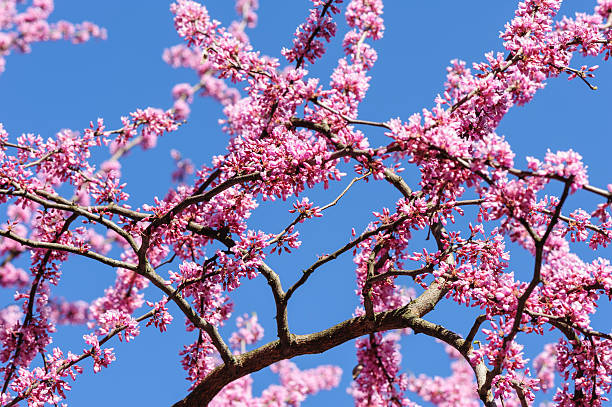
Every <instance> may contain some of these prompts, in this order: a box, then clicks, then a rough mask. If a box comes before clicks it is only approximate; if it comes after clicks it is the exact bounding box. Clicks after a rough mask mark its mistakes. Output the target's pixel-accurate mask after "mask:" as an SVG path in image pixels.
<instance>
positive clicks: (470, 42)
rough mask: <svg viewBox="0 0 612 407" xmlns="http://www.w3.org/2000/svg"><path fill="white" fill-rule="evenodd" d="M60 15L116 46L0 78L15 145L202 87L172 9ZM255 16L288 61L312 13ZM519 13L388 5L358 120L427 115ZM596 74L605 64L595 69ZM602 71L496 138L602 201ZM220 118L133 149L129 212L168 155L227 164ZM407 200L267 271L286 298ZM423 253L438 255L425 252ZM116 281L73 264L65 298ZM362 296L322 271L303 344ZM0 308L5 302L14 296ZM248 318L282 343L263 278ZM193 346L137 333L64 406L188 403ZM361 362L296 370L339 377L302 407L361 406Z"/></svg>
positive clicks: (337, 273)
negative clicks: (577, 160) (303, 275)
mask: <svg viewBox="0 0 612 407" xmlns="http://www.w3.org/2000/svg"><path fill="white" fill-rule="evenodd" d="M56 3H57V4H56V10H55V12H54V14H53V15H52V18H51V20H52V21H55V20H59V19H66V20H69V21H73V22H79V21H82V20H89V21H93V22H95V23H96V24H99V25H101V26H104V27H106V28H107V30H108V40H106V41H92V42H89V43H86V44H83V45H78V46H74V45H71V44H68V43H61V42H60V43H45V44H39V45H35V46H34V49H33V53H32V54H28V55H19V54H13V55H11V56H10V57H8V59H7V69H6V72H5V73H3V74H2V75H0V89H1V93H0V95H2V97H0V122H2V123H3V124H4V127H5V129H6V130H7V131H8V132H9V134H11V136H12V137H15V136H17V135H19V134H21V133H30V132H31V133H36V134H41V135H42V136H43V137H49V136H52V135H53V134H55V133H56V132H57V131H58V130H60V129H62V128H70V129H74V130H82V129H83V128H86V127H87V126H88V124H89V122H90V121H91V120H94V121H95V119H96V118H97V117H103V118H104V119H105V121H106V122H107V123H108V126H109V128H114V127H118V125H119V119H120V117H121V116H122V115H127V114H128V113H129V112H131V111H134V110H135V109H137V108H145V107H147V106H153V107H161V108H168V107H170V106H171V104H172V100H171V96H170V91H171V89H172V86H173V85H174V84H176V83H179V82H191V83H193V82H194V81H196V79H197V78H196V77H195V75H194V74H193V73H192V72H190V71H187V70H176V69H173V68H171V67H169V66H167V65H166V64H165V63H164V62H163V61H162V59H161V54H162V51H163V49H164V48H166V47H170V46H172V45H174V44H177V43H179V42H180V41H181V40H180V39H179V37H178V36H177V35H176V32H175V31H174V28H173V23H172V16H171V14H170V11H169V5H170V2H166V1H160V0H156V1H145V0H131V1H119V0H107V1H105V2H88V1H77V0H58V1H57V2H56ZM203 3H204V4H205V5H206V6H207V7H208V8H209V10H210V13H211V15H212V16H213V17H215V18H217V19H219V20H221V21H222V22H223V23H229V22H230V21H231V20H232V19H233V18H234V17H235V15H234V9H233V2H231V1H228V0H208V1H203ZM260 3H261V7H260V10H259V12H258V14H259V24H258V27H257V28H256V29H254V30H252V31H250V32H249V35H250V37H251V40H252V43H253V45H254V47H255V48H256V49H260V50H262V52H263V53H265V54H268V55H271V56H275V57H280V49H281V48H282V47H283V46H285V47H287V46H290V44H291V40H292V35H293V32H294V30H295V27H296V26H297V25H298V24H300V23H301V22H302V21H303V20H304V19H305V18H306V16H307V13H308V8H309V6H310V4H311V3H310V1H307V0H293V1H286V2H285V1H283V2H281V1H279V0H276V1H275V0H260ZM594 4H595V2H594V1H578V0H573V1H566V2H565V4H564V6H563V8H562V14H573V12H574V11H587V12H590V11H591V10H592V7H593V6H594ZM515 7H516V2H514V1H504V2H501V1H486V0H470V1H464V2H455V1H450V0H446V1H442V0H433V1H428V2H416V1H397V0H395V1H393V0H392V1H387V2H386V4H385V13H384V15H383V17H384V19H385V25H386V27H387V30H386V32H385V36H384V38H383V39H382V40H381V41H378V42H376V43H375V45H374V46H375V48H376V49H377V51H378V52H379V60H378V62H377V63H376V65H375V67H374V69H373V70H372V71H371V76H372V80H371V87H370V91H369V93H368V97H367V99H366V101H365V102H364V103H363V104H362V107H361V109H360V116H361V117H362V118H364V119H369V120H376V121H385V120H387V119H389V118H392V117H398V116H399V117H401V118H403V119H405V120H406V119H407V118H408V117H409V116H410V115H411V114H412V113H414V112H418V111H420V110H421V109H422V108H424V107H427V108H429V107H431V106H432V104H433V100H434V98H435V96H436V94H438V93H439V92H441V91H442V86H443V83H444V78H445V74H446V69H445V68H446V66H447V65H448V63H449V61H450V60H451V59H454V58H460V59H462V60H465V61H467V62H468V64H470V63H471V62H478V61H480V60H481V59H482V56H483V54H484V53H485V52H487V51H490V50H494V51H501V50H502V49H501V40H500V39H499V38H498V34H499V31H500V30H502V29H503V25H504V23H505V22H506V21H508V20H509V19H510V18H511V17H512V15H513V11H514V8H515ZM579 7H583V8H582V9H580V8H579ZM345 32H346V26H345V25H344V24H343V23H342V24H340V27H339V34H338V37H337V38H336V40H335V41H334V43H332V44H331V45H330V47H329V50H328V52H327V54H326V55H325V57H324V58H323V60H322V61H321V63H320V64H317V65H316V66H314V67H313V68H312V71H311V75H313V76H320V77H321V78H322V81H321V82H322V83H324V84H325V83H328V79H327V78H328V77H329V74H330V73H331V71H332V69H333V67H334V66H335V63H336V61H337V59H338V57H339V56H340V55H341V46H340V44H341V38H342V36H343V35H344V33H345ZM588 63H589V64H595V63H599V62H593V61H592V60H589V61H588ZM582 64H583V62H582V61H580V60H579V58H577V59H575V60H574V61H573V66H580V65H582ZM600 65H601V68H600V69H599V70H598V71H597V77H596V78H595V79H594V81H593V82H594V83H595V84H596V85H598V86H599V90H598V91H595V92H594V91H591V90H590V89H588V88H587V87H586V86H585V85H584V84H583V83H582V82H580V81H579V80H575V81H571V82H568V81H567V80H566V79H565V78H564V77H563V76H562V77H560V78H557V79H554V80H552V81H550V82H549V84H548V86H547V87H546V88H545V89H544V90H542V91H540V92H539V93H538V94H537V96H536V97H535V99H534V100H533V101H532V102H531V103H529V104H528V105H527V106H525V107H516V108H514V109H513V110H512V111H511V112H510V113H509V114H508V115H507V117H506V118H505V119H504V120H503V121H502V123H501V125H500V128H499V129H498V133H499V134H503V135H504V136H505V137H506V139H507V140H508V141H509V142H510V144H511V145H512V147H513V150H514V151H515V153H516V154H517V159H516V160H515V162H516V165H517V166H519V167H524V166H525V161H524V157H525V156H527V155H533V156H536V157H542V156H543V155H544V154H545V153H546V150H547V148H550V149H551V150H553V151H555V150H567V149H569V148H573V149H574V150H576V151H578V152H580V153H581V154H582V155H583V157H584V161H585V163H586V164H587V165H588V166H589V169H590V171H589V175H590V181H591V183H592V184H594V185H597V186H603V187H605V185H606V184H608V183H610V182H612V179H611V178H610V160H609V158H608V156H609V151H610V147H612V144H611V143H610V141H609V140H610V139H609V136H610V123H609V118H610V107H611V105H610V100H612V99H611V98H612V66H610V64H606V63H601V64H600ZM219 118H221V108H220V106H219V105H217V104H216V103H214V102H213V101H211V100H206V99H196V102H195V103H194V105H193V109H192V116H191V117H190V119H189V121H188V123H187V124H186V125H184V126H182V127H181V129H180V130H179V131H178V132H176V133H174V134H172V135H170V136H167V137H164V138H162V139H161V140H159V144H158V148H157V149H155V150H152V151H146V152H145V151H141V150H137V151H135V152H134V153H133V154H131V155H130V156H128V157H126V159H125V160H124V161H123V173H124V180H125V181H126V182H128V187H127V190H128V192H129V193H130V194H131V196H132V201H131V202H133V203H134V204H142V203H145V202H146V203H152V200H153V197H154V196H156V195H157V196H163V195H164V194H165V193H166V191H167V189H168V187H170V172H171V170H172V162H173V161H172V159H171V157H170V154H169V150H170V148H175V149H177V150H179V151H180V152H181V153H183V155H184V156H185V157H189V158H190V159H191V160H192V161H193V162H194V163H195V164H196V165H201V164H205V163H206V164H208V163H210V158H211V157H212V156H213V155H216V154H221V153H223V152H224V148H225V144H226V142H227V137H226V136H225V135H224V134H223V133H222V132H221V130H220V127H219V126H218V125H217V120H218V119H219ZM362 130H363V131H365V132H367V135H368V137H369V139H370V140H371V141H372V143H373V144H378V143H384V142H385V139H384V136H383V134H382V132H379V131H377V130H371V129H362ZM98 158H103V157H102V156H100V157H98ZM411 172H412V173H413V174H414V169H410V168H408V167H407V171H406V174H407V178H408V179H411V176H410V174H411ZM348 179H350V177H347V179H345V180H343V181H341V182H340V183H338V184H336V188H337V189H336V190H330V191H322V190H321V189H316V191H314V193H313V194H312V195H311V196H312V199H314V200H315V201H316V202H317V204H320V205H323V204H325V203H327V202H329V201H331V200H332V199H333V198H334V197H335V195H337V193H338V190H339V189H341V188H343V187H344V185H346V183H347V182H348ZM397 198H398V197H397V196H396V194H395V193H394V191H392V190H390V189H389V188H388V187H387V186H386V185H383V184H382V183H370V184H367V185H365V184H362V185H358V186H356V188H354V189H352V190H351V192H350V194H348V195H347V196H346V197H345V201H344V202H343V203H344V205H341V206H340V207H335V208H332V209H331V210H329V211H328V213H326V216H325V217H324V218H322V219H318V220H317V219H316V220H314V221H313V222H311V223H308V224H305V225H304V227H303V228H302V229H301V232H302V240H303V242H304V245H303V248H302V249H301V250H300V251H299V252H298V254H297V255H296V256H294V257H285V256H281V257H279V258H276V257H273V258H272V260H271V265H272V266H273V267H274V268H275V269H276V270H277V271H278V272H279V273H280V274H281V278H282V279H283V282H284V284H285V285H289V284H290V283H291V282H293V281H294V280H295V278H296V276H297V275H298V273H299V272H300V270H301V269H302V268H305V267H307V266H308V265H309V264H310V263H311V262H312V261H313V259H315V258H316V255H317V254H321V253H323V252H331V251H332V250H334V249H335V248H337V247H339V245H340V244H341V242H342V241H343V240H346V239H347V238H348V237H349V234H350V230H351V227H353V226H355V228H356V229H357V230H360V229H361V228H363V227H364V226H365V225H366V224H367V223H368V222H369V221H370V220H371V219H372V217H371V216H370V212H371V211H372V210H378V209H380V208H381V207H382V206H392V205H393V203H394V202H395V200H396V199H397ZM593 202H595V201H594V200H593V199H592V197H590V196H588V195H587V194H584V193H577V194H576V195H575V196H573V197H572V199H571V200H570V201H569V204H568V205H569V206H568V208H573V207H578V206H587V209H588V208H590V206H588V205H592V203H593ZM287 208H288V206H287V204H286V203H283V202H274V203H263V205H262V206H261V207H260V208H259V209H258V210H257V211H256V212H255V214H254V216H253V218H252V219H251V221H250V222H249V224H250V225H252V227H253V228H256V229H257V228H260V229H262V230H265V231H267V232H274V231H279V230H282V228H283V227H284V225H286V224H287V223H288V222H289V221H290V220H291V219H292V215H290V214H289V213H287V212H286V209H287ZM421 237H422V236H421ZM422 244H423V245H426V246H427V245H429V246H431V242H422ZM419 247H420V246H418V245H417V246H416V248H415V250H419ZM512 249H513V250H514V249H516V248H514V247H513V248H512ZM576 250H577V251H578V252H579V253H581V254H584V257H585V258H586V259H591V258H593V257H594V256H602V257H610V254H611V252H610V250H600V251H599V252H598V253H592V252H589V251H588V250H585V249H584V246H576ZM512 255H513V259H512V261H511V269H513V270H515V271H516V273H517V275H519V276H520V275H525V277H524V278H527V274H526V273H528V272H529V271H530V270H531V261H530V259H529V258H528V257H527V256H525V255H524V254H523V253H521V252H520V250H519V251H517V250H514V251H513V252H512ZM174 269H176V268H174ZM113 279H114V272H113V271H112V270H109V269H106V268H104V267H99V266H97V265H96V264H93V263H92V262H91V261H85V260H80V259H71V260H69V261H68V262H67V263H66V265H65V268H64V276H63V280H62V282H61V284H60V286H59V287H58V290H57V291H56V295H60V296H64V297H66V298H68V299H70V300H77V299H84V300H92V299H94V298H96V297H98V296H99V295H101V293H102V290H103V288H104V287H106V286H107V285H109V284H111V283H112V281H113ZM354 289H355V284H354V273H353V270H352V261H351V258H350V257H348V256H346V257H342V258H341V259H340V260H339V261H338V262H335V263H334V264H332V265H330V266H327V267H324V268H322V269H321V270H320V272H318V273H316V274H315V275H314V276H313V278H312V279H311V281H310V283H309V285H308V286H307V287H305V289H304V290H303V291H302V292H299V295H296V296H295V297H294V299H293V301H294V303H293V304H292V305H291V306H290V310H289V312H290V324H291V327H292V328H293V329H294V330H295V332H296V333H308V332H311V331H312V330H315V329H322V328H326V327H328V326H329V325H331V324H333V323H336V322H339V321H341V320H344V319H346V318H349V317H350V316H351V314H352V312H353V310H354V308H355V306H356V305H357V303H358V298H357V297H356V296H355V295H354V294H353V291H354ZM149 293H150V295H151V296H152V298H158V295H157V293H155V292H154V291H153V290H150V291H149ZM2 294H3V295H9V294H10V293H2ZM4 298H6V300H5V301H8V296H7V297H4ZM252 311H256V312H257V313H258V315H259V317H260V321H261V322H262V324H263V325H264V328H266V329H267V331H266V337H265V340H272V339H274V337H275V334H274V331H273V327H274V320H273V316H274V313H273V311H274V310H273V303H272V299H271V296H270V293H269V289H268V287H267V285H266V284H265V281H263V280H262V279H256V280H254V281H249V282H246V283H245V284H244V286H243V287H242V288H241V289H240V290H239V291H238V292H237V295H236V308H235V314H234V315H240V314H242V313H244V312H248V313H250V312H252ZM601 311H603V312H606V313H609V312H610V311H611V307H610V306H609V304H607V305H606V306H604V308H603V309H602V310H601ZM603 312H602V314H603ZM472 315H475V313H474V312H472V310H466V309H465V308H459V307H457V306H454V305H453V304H449V305H442V306H440V307H439V308H438V309H437V310H436V311H435V312H434V313H432V314H431V316H430V318H431V319H432V320H433V321H436V322H448V323H449V326H450V327H451V328H456V329H458V331H459V332H462V333H464V334H465V332H466V331H467V330H468V329H469V327H468V326H466V321H469V318H470V317H471V316H472ZM604 315H605V314H604ZM605 321H606V318H605V316H604V317H602V316H601V315H600V316H599V317H598V318H596V319H595V322H596V327H597V328H600V329H602V330H605V331H609V329H610V324H609V322H605ZM231 327H233V320H232V321H230V326H229V328H228V329H224V330H223V333H224V334H226V335H228V334H229V332H231V329H230V328H231ZM83 333H84V329H83V328H81V327H65V328H61V330H60V332H59V334H58V335H57V336H56V343H57V344H58V345H61V346H66V347H67V348H68V349H71V350H73V352H75V353H76V352H79V351H81V350H82V349H83V347H84V343H83V341H82V339H81V335H82V334H83ZM547 339H550V340H553V339H554V338H552V337H548V338H547ZM192 340H193V338H192V336H191V335H188V334H185V333H184V329H183V322H182V319H181V318H176V319H175V321H174V322H173V324H172V326H171V328H170V329H169V332H167V333H166V334H163V335H162V334H160V333H159V332H158V331H157V330H156V329H153V328H143V329H142V334H141V336H140V337H138V338H136V339H135V340H134V343H130V344H127V345H126V344H124V343H119V342H118V341H115V342H114V343H113V346H114V347H115V350H116V353H117V358H118V360H117V362H115V363H113V364H112V365H111V367H110V368H108V369H105V370H104V371H102V372H101V373H98V374H96V375H94V374H93V373H92V372H91V370H88V371H87V372H86V373H85V374H84V375H82V376H80V377H79V378H78V379H77V382H76V383H75V385H74V390H73V391H72V392H70V393H69V398H68V404H69V405H73V406H80V405H88V406H91V407H95V406H106V405H108V403H109V402H112V403H115V404H118V405H128V404H138V405H145V404H148V405H155V406H157V405H169V404H171V403H172V402H174V401H176V400H178V399H179V398H181V397H183V396H184V395H185V394H186V388H187V381H186V380H185V379H184V376H185V375H184V372H183V371H182V369H181V368H180V365H179V357H178V351H179V350H180V349H181V344H183V343H189V342H190V341H192ZM528 343H533V344H534V348H533V349H534V350H533V351H532V350H530V351H528V353H529V354H530V355H532V356H533V355H535V353H537V352H539V351H540V350H541V346H542V343H544V342H542V341H535V342H528ZM353 349H354V345H353V343H348V344H345V345H344V346H341V347H339V348H337V349H334V350H332V351H329V352H327V353H326V354H324V355H321V356H308V357H301V358H298V359H296V362H297V363H298V365H299V366H300V367H302V368H308V367H314V366H316V365H318V364H322V363H334V364H339V365H340V366H341V367H343V369H344V371H345V374H344V376H343V381H342V383H341V386H340V388H339V389H336V390H334V391H331V392H324V393H321V394H320V395H318V396H316V397H313V398H311V399H309V401H307V402H306V403H305V404H304V406H317V405H330V404H332V403H334V404H338V405H350V404H351V399H350V397H349V396H348V395H347V394H346V392H345V388H346V387H347V386H348V385H349V384H350V370H351V369H352V367H353V366H354V364H355V357H354V352H353ZM402 350H403V355H404V366H405V367H406V368H407V369H408V370H410V371H411V372H415V373H421V372H423V373H428V374H440V375H446V374H447V373H449V368H448V364H447V363H446V362H447V359H446V356H445V354H444V352H443V348H442V346H441V345H439V344H437V343H435V342H434V341H433V340H430V339H429V338H426V337H424V336H422V335H418V336H415V337H408V338H406V339H405V340H403V341H402ZM86 366H87V367H89V366H88V365H86ZM255 380H256V383H255V392H256V393H258V392H260V391H261V389H263V388H265V387H266V386H267V385H268V384H269V383H274V382H275V380H276V379H275V376H274V375H271V374H269V373H265V372H262V373H257V374H256V375H255Z"/></svg>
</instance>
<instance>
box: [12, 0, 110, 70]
mask: <svg viewBox="0 0 612 407" xmlns="http://www.w3.org/2000/svg"><path fill="white" fill-rule="evenodd" d="M21 3H25V5H22V4H21ZM53 7H54V0H31V1H27V2H26V1H20V0H6V1H3V2H2V4H0V73H2V72H4V69H5V66H6V60H5V57H6V56H8V55H10V54H11V52H13V51H19V52H30V51H31V46H32V44H34V43H37V42H44V41H57V40H62V39H63V40H69V41H72V42H73V43H75V44H78V43H82V42H86V41H89V39H90V38H100V39H106V30H105V29H104V28H100V27H98V26H97V25H95V24H93V23H90V22H87V21H86V22H83V23H81V24H73V23H70V22H68V21H58V22H56V23H50V22H49V21H47V19H48V18H49V16H50V15H51V13H52V12H53Z"/></svg>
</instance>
